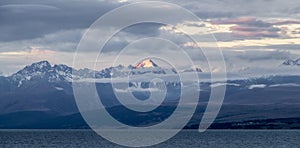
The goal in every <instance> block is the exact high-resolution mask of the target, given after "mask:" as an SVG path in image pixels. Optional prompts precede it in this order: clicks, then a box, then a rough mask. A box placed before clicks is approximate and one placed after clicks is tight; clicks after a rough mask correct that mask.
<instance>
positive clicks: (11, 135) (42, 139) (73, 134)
mask: <svg viewBox="0 0 300 148" xmlns="http://www.w3.org/2000/svg"><path fill="white" fill-rule="evenodd" d="M0 147H91V148H94V147H120V146H118V145H115V144H112V143H110V142H108V141H106V140H104V139H103V138H101V137H99V136H98V135H97V134H95V133H94V132H92V131H86V130H21V131H20V130H0ZM154 147H157V148H160V147H161V148H164V147H172V148H177V147H178V148H182V147H212V148H219V147H220V148H224V147H230V148H235V147H238V148H241V147H245V148H252V147H257V148H259V147H261V148H264V147H266V148H269V147H280V148H294V147H295V148H297V147H298V148H299V147H300V130H209V131H206V132H205V133H198V132H197V131H182V132H181V133H179V134H178V135H177V136H175V137H173V138H171V139H170V140H168V141H166V142H165V143H162V144H159V145H156V146H154Z"/></svg>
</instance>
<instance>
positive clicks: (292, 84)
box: [269, 83, 300, 87]
mask: <svg viewBox="0 0 300 148" xmlns="http://www.w3.org/2000/svg"><path fill="white" fill-rule="evenodd" d="M280 86H300V84H296V83H284V84H272V85H270V86H269V87H280Z"/></svg>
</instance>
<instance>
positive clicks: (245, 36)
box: [0, 0, 300, 75]
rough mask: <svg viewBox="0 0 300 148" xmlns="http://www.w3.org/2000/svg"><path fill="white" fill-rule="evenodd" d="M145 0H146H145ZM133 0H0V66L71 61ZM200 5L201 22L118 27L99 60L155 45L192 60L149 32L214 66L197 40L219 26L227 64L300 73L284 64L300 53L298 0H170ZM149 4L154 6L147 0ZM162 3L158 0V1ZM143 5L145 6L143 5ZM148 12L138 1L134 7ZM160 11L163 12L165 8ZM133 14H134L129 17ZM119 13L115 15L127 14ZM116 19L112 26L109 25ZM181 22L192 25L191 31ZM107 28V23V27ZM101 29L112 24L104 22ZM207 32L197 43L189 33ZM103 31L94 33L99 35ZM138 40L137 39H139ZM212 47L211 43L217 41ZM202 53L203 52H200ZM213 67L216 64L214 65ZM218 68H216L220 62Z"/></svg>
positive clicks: (85, 54)
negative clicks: (96, 27) (96, 28)
mask: <svg viewBox="0 0 300 148" xmlns="http://www.w3.org/2000/svg"><path fill="white" fill-rule="evenodd" d="M140 1H141V0H140ZM140 1H138V2H140ZM134 2H137V1H133V0H89V1H87V0H65V1H61V0H43V1H40V0H27V1H23V0H1V1H0V32H1V33H0V73H3V74H4V75H9V74H11V73H14V72H16V71H18V70H20V69H21V68H23V67H24V66H25V65H28V64H31V63H33V62H37V61H41V60H48V61H49V62H50V63H52V64H67V65H69V66H72V63H73V58H74V54H75V52H76V48H77V45H78V43H79V42H80V40H81V38H82V36H83V35H84V33H85V32H86V31H87V30H88V29H89V27H90V26H91V24H92V23H93V22H94V21H96V20H97V19H98V18H100V17H101V16H103V15H104V14H106V13H108V12H110V11H111V10H114V9H115V8H118V7H121V6H123V5H127V4H130V3H134ZM164 2H170V3H174V4H177V5H179V6H181V7H184V8H185V9H187V10H189V11H191V12H192V13H194V14H195V15H196V16H197V17H199V18H200V19H201V20H202V21H201V22H191V21H187V20H182V22H181V23H177V24H175V25H173V26H172V25H164V24H159V23H140V24H136V25H133V26H129V27H127V28H124V29H123V30H121V31H120V32H118V33H117V34H115V35H114V36H113V37H112V38H111V39H110V40H109V41H108V42H107V44H106V45H105V47H104V48H103V56H102V57H101V58H102V59H101V66H100V67H98V68H99V69H101V68H104V67H109V66H111V65H112V61H114V56H115V55H116V54H117V53H119V52H120V51H122V49H124V48H130V50H131V51H130V52H124V53H123V58H124V59H127V60H125V61H124V60H123V61H122V62H121V63H118V64H124V65H129V64H134V63H136V62H137V61H138V60H140V59H137V57H138V56H139V55H141V54H142V55H143V54H144V55H147V54H149V53H150V52H151V53H157V54H161V55H163V54H165V55H168V56H172V57H176V58H177V59H178V60H176V62H177V63H176V64H179V65H180V64H182V65H181V66H182V67H185V66H189V65H188V64H187V62H186V60H184V59H183V58H181V56H182V55H180V54H178V53H177V52H176V51H174V50H173V48H172V47H173V46H167V45H163V44H160V43H159V42H157V43H152V44H149V42H148V41H144V42H139V43H136V41H137V40H141V39H143V38H151V37H152V38H153V37H159V38H163V39H166V40H169V41H172V42H173V43H175V44H176V45H178V46H179V47H181V48H183V49H184V50H186V51H187V52H188V53H190V55H192V56H191V59H192V60H193V61H195V63H196V65H197V66H199V67H200V68H201V69H203V70H204V71H209V68H208V66H207V62H206V60H205V56H203V54H201V51H199V49H198V48H197V47H199V46H201V47H205V48H211V47H210V45H211V44H210V41H206V40H205V37H206V35H207V34H205V33H203V30H202V29H203V27H205V28H207V29H208V30H209V34H213V35H214V37H215V39H216V43H217V45H218V46H219V47H220V49H221V51H222V53H223V55H224V59H225V63H226V68H227V71H228V72H231V73H240V74H244V73H245V74H257V73H259V74H262V75H265V74H276V73H286V74H289V73H298V72H299V70H300V67H297V66H291V67H285V66H282V63H283V61H284V60H287V59H293V60H295V59H297V58H300V48H299V47H300V1H282V0H252V1H248V0H189V1H186V0H167V1H164ZM144 7H145V8H147V7H148V9H155V8H152V7H153V6H151V5H145V6H144ZM158 7H159V6H158ZM141 9H142V8H141ZM132 11H135V12H136V15H138V16H143V15H145V14H143V13H141V12H140V11H139V9H137V10H132ZM166 11H167V8H166V10H165V11H163V12H156V13H157V14H160V13H161V14H164V13H165V12H166ZM130 17H133V16H128V18H130ZM122 19H123V18H118V19H117V20H115V21H122ZM110 27H111V26H110ZM180 28H185V29H186V30H189V31H188V32H187V33H186V34H183V33H182V32H180ZM108 30H109V29H108ZM101 31H102V33H103V34H105V31H107V30H101ZM195 35H202V36H203V41H202V42H199V43H195V42H193V41H191V40H190V38H189V37H188V36H195ZM102 38H103V37H101V34H99V35H98V36H96V37H95V39H99V40H101V39H102ZM133 43H136V44H133ZM212 50H213V49H212ZM98 53H99V50H93V49H86V51H81V52H80V53H78V54H77V55H78V56H79V57H80V59H81V64H80V65H77V66H78V67H75V68H85V67H87V68H91V67H89V66H88V65H91V64H89V63H91V62H94V61H95V60H94V59H90V58H89V57H91V56H93V55H95V54H98ZM199 53H200V54H199ZM213 70H214V69H213ZM216 71H217V69H216Z"/></svg>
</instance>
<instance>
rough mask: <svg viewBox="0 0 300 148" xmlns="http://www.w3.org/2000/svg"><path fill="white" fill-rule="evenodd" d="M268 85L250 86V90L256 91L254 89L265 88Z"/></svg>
mask: <svg viewBox="0 0 300 148" xmlns="http://www.w3.org/2000/svg"><path fill="white" fill-rule="evenodd" d="M266 86H267V85H266V84H254V85H250V86H249V87H248V88H249V89H254V88H265V87H266Z"/></svg>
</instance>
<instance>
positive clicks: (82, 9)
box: [0, 0, 119, 41]
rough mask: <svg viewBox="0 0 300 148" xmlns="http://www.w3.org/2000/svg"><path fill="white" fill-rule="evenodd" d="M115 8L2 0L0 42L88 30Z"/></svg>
mask: <svg viewBox="0 0 300 148" xmlns="http://www.w3.org/2000/svg"><path fill="white" fill-rule="evenodd" d="M118 5H119V4H116V3H110V2H108V1H103V2H100V1H77V0H67V1H60V0H43V1H40V0H27V1H23V0H15V1H10V0H2V1H1V2H0V20H1V23H0V32H1V33H0V41H14V40H24V39H33V38H38V37H43V36H44V35H45V34H49V33H53V32H57V31H61V30H69V29H80V28H88V27H89V25H91V23H92V22H93V21H95V20H96V19H97V18H98V17H100V16H101V15H103V14H104V13H105V12H107V11H109V10H111V9H113V8H115V7H117V6H118Z"/></svg>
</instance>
